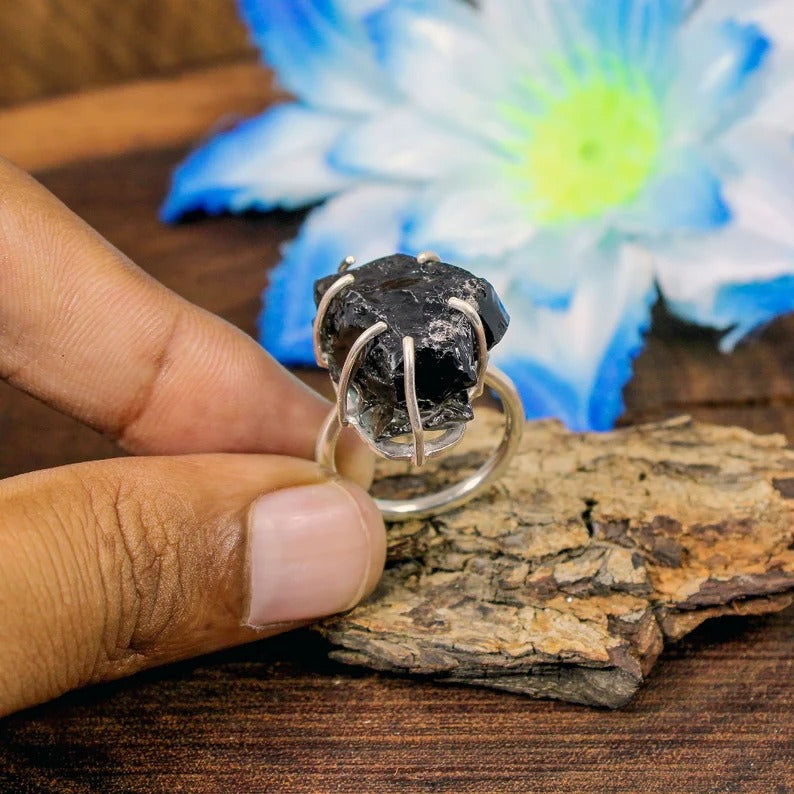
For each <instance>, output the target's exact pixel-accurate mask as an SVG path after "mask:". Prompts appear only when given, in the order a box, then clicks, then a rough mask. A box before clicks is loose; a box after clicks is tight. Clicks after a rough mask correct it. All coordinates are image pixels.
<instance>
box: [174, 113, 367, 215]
mask: <svg viewBox="0 0 794 794" xmlns="http://www.w3.org/2000/svg"><path fill="white" fill-rule="evenodd" d="M348 125H349V122H348V121H347V120H346V119H344V118H340V117H338V116H334V115H331V114H327V113H323V112H321V111H315V110H312V109H309V108H306V107H303V106H302V105H297V104H285V105H276V106H275V107H273V108H271V109H270V110H268V111H267V112H266V113H264V114H263V115H261V116H257V117H256V118H253V119H249V120H248V121H244V122H243V123H242V124H240V125H238V126H237V127H236V128H234V129H233V130H231V131H229V132H224V133H221V134H219V135H216V136H215V137H214V138H212V139H211V140H210V141H209V142H208V143H206V144H205V145H204V146H202V147H200V148H199V149H197V150H196V151H194V152H193V153H192V154H190V155H189V156H188V157H187V159H186V160H185V161H184V162H183V163H182V164H181V165H180V166H179V167H178V168H177V169H176V171H175V172H174V175H173V179H172V183H171V189H170V191H169V193H168V196H167V197H166V200H165V203H164V204H163V206H162V208H161V209H160V217H161V218H162V219H163V220H164V221H167V222H172V221H176V220H178V219H179V218H180V217H181V216H182V215H184V214H185V213H187V212H192V211H194V210H203V211H204V212H207V213H210V214H217V213H220V212H242V211H244V210H249V209H257V210H269V209H273V208H275V207H281V208H284V209H293V208H295V207H301V206H305V205H307V204H313V203H315V202H317V201H319V200H320V199H323V198H325V197H326V196H328V195H330V194H332V193H335V192H337V191H338V190H341V189H342V188H345V187H348V186H349V185H350V184H352V183H353V181H354V180H353V177H351V176H350V175H349V174H347V175H346V174H341V173H340V172H338V171H336V170H335V169H333V168H332V167H331V166H330V165H329V164H328V163H327V162H326V152H327V151H328V149H329V148H330V147H331V146H332V145H333V143H334V141H335V140H336V139H337V137H338V136H339V135H340V133H341V132H343V131H344V130H345V129H347V127H348Z"/></svg>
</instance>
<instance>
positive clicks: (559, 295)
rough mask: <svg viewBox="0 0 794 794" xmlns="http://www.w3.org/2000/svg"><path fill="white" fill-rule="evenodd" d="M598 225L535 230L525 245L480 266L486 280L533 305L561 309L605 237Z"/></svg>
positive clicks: (580, 224) (568, 301)
mask: <svg viewBox="0 0 794 794" xmlns="http://www.w3.org/2000/svg"><path fill="white" fill-rule="evenodd" d="M606 231H607V230H606V228H605V227H604V225H603V224H601V223H597V222H595V223H576V224H565V225H562V226H559V227H551V228H540V229H538V230H537V231H536V232H535V234H534V236H533V237H532V239H531V240H529V242H528V243H526V244H525V245H523V246H521V247H520V248H518V249H516V250H515V251H513V252H512V253H509V254H507V255H506V256H504V257H503V258H502V259H499V260H498V261H497V262H496V263H494V264H490V263H487V262H486V263H483V265H482V269H485V270H486V277H487V278H489V279H491V280H492V281H493V282H494V283H495V282H496V281H499V282H500V283H501V285H502V288H503V289H504V290H505V291H507V290H510V291H512V292H514V293H515V294H516V295H523V296H524V298H525V299H526V300H528V301H530V302H531V303H533V304H536V305H539V306H540V305H543V306H549V307H551V308H554V309H564V308H567V307H568V306H569V305H570V301H571V298H572V296H573V294H574V292H575V290H576V286H577V283H578V282H579V280H580V279H581V278H584V277H586V275H587V269H588V267H590V266H591V265H592V260H593V258H594V253H593V252H594V251H596V250H597V249H598V246H599V244H600V243H601V242H602V241H603V238H604V235H605V234H606Z"/></svg>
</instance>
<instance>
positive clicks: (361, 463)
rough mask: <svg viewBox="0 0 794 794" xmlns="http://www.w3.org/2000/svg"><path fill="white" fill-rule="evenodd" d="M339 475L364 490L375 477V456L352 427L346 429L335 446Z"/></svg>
mask: <svg viewBox="0 0 794 794" xmlns="http://www.w3.org/2000/svg"><path fill="white" fill-rule="evenodd" d="M336 457H337V467H338V469H339V473H340V474H341V475H342V476H343V477H346V478H347V479H348V480H350V481H352V482H354V483H356V484H358V485H360V486H361V487H362V488H364V489H365V490H366V489H368V488H369V487H370V486H371V485H372V480H373V478H374V476H375V456H374V454H373V453H372V451H371V450H370V449H369V447H368V446H367V445H366V444H365V443H364V442H363V441H362V440H361V438H359V435H358V433H357V432H356V431H355V430H354V429H353V428H352V427H346V428H345V429H344V430H343V431H342V433H341V435H340V436H339V443H338V445H337V453H336Z"/></svg>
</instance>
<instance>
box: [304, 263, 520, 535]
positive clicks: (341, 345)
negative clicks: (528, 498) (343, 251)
mask: <svg viewBox="0 0 794 794" xmlns="http://www.w3.org/2000/svg"><path fill="white" fill-rule="evenodd" d="M354 263H355V260H354V258H353V257H347V258H346V259H345V260H343V262H342V263H341V265H340V267H339V270H338V271H337V273H335V274H333V275H332V276H328V277H326V278H324V279H320V280H319V281H317V283H316V284H315V302H316V304H317V315H316V317H315V320H314V327H313V341H314V354H315V359H316V361H317V364H318V365H319V366H321V367H324V368H326V369H329V370H330V374H331V380H332V382H333V384H334V388H335V390H336V404H335V406H334V407H333V408H332V409H331V411H330V412H329V414H328V416H327V417H326V420H325V422H324V423H323V426H322V428H321V430H320V434H319V436H318V439H317V446H316V452H315V457H316V460H317V462H318V463H320V464H322V465H323V466H326V467H328V468H330V469H332V470H335V469H336V463H335V451H336V443H337V440H338V439H339V435H340V433H341V432H342V429H343V428H344V427H347V426H348V425H350V426H352V427H354V428H355V429H356V430H357V432H358V434H359V435H360V437H361V438H362V439H363V440H364V442H365V443H366V444H367V445H368V446H369V447H370V448H371V449H372V450H373V451H374V452H375V453H376V454H377V455H379V456H380V457H383V458H386V459H389V460H407V461H411V462H412V463H413V464H414V465H415V466H422V465H424V463H425V462H426V461H428V460H430V459H432V458H434V457H436V456H438V455H440V454H441V453H443V452H445V451H447V450H449V449H451V448H452V447H453V446H454V445H455V444H457V443H458V442H459V441H460V440H461V439H462V438H463V435H464V433H465V429H466V423H467V422H468V421H469V420H471V419H472V418H473V410H472V407H471V401H472V400H474V399H476V398H477V397H479V396H480V395H481V394H482V393H483V391H484V389H485V387H488V388H490V389H492V390H493V391H494V392H495V394H496V395H497V396H498V398H499V400H500V402H501V406H502V412H503V414H504V431H503V435H502V438H501V441H500V443H499V444H498V446H497V447H496V449H495V450H494V451H493V453H492V454H491V455H490V456H489V457H488V458H487V460H486V461H485V462H484V463H483V464H482V465H481V466H480V467H479V468H478V469H477V470H476V471H474V472H473V473H472V474H470V475H469V476H467V477H465V478H464V479H462V480H460V481H459V482H457V483H454V484H453V485H450V486H448V487H446V488H443V489H441V490H439V491H435V492H432V493H428V494H425V495H422V496H417V497H415V498H412V499H376V500H375V501H376V503H377V505H378V508H379V509H380V510H381V512H382V514H383V516H384V518H385V519H386V520H388V521H404V520H407V519H411V518H423V517H427V516H431V515H436V514H438V513H443V512H445V511H447V510H452V509H453V508H455V507H459V506H460V505H462V504H464V503H465V502H468V501H469V500H470V499H472V498H474V497H475V496H476V495H477V494H479V493H481V492H482V491H484V490H485V489H486V488H488V487H489V486H490V485H491V484H492V483H493V482H495V481H496V480H497V479H499V477H501V476H502V474H503V473H504V471H505V470H506V468H507V467H508V465H509V463H510V460H511V458H512V457H513V455H514V454H515V452H516V451H517V450H518V447H519V445H520V442H521V435H522V431H523V427H524V412H523V406H522V404H521V399H520V397H519V395H518V392H517V391H516V388H515V386H514V385H513V383H512V381H511V380H510V378H508V377H507V375H505V374H504V373H503V372H501V371H500V370H499V369H497V368H496V367H494V366H493V365H490V364H489V363H488V353H489V350H490V348H491V347H492V346H493V345H494V344H496V342H498V341H499V339H501V337H502V336H503V335H504V332H505V331H506V329H507V324H508V322H509V318H508V316H507V313H506V312H505V310H504V307H503V306H502V304H501V302H500V301H499V298H498V296H497V295H496V292H495V291H494V289H493V287H492V286H491V285H490V284H489V283H488V282H487V281H485V280H484V279H481V278H477V277H476V276H474V275H472V274H471V273H469V272H467V271H465V270H463V269H461V268H458V267H455V266H453V265H448V264H445V263H443V262H441V261H440V259H439V257H438V256H437V255H436V254H434V253H432V252H430V251H426V252H423V253H421V254H419V255H418V256H416V257H410V256H407V255H403V254H395V255H393V256H389V257H384V258H382V259H377V260H375V261H373V262H370V263H368V264H366V265H362V266H361V267H358V268H356V269H355V270H352V271H351V270H349V268H351V267H352V266H353V264H354Z"/></svg>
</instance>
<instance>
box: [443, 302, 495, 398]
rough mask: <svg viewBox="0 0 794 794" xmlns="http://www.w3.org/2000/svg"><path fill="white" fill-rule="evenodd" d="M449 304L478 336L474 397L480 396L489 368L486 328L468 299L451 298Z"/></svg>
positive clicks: (472, 394)
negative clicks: (469, 324)
mask: <svg viewBox="0 0 794 794" xmlns="http://www.w3.org/2000/svg"><path fill="white" fill-rule="evenodd" d="M447 305H448V306H449V307H450V308H452V309H456V310H457V311H459V312H460V313H461V314H463V315H464V316H465V317H466V319H467V320H468V321H469V322H470V323H471V324H472V327H473V328H474V334H475V336H476V337H477V383H476V384H475V386H474V389H473V390H472V393H471V396H472V399H474V398H475V397H479V396H480V395H481V394H482V393H483V389H484V388H485V370H486V369H488V340H487V339H486V338H485V328H483V324H482V320H481V319H480V315H479V314H478V313H477V310H476V309H475V308H474V307H473V306H472V305H471V304H470V303H468V302H467V301H464V300H461V299H460V298H450V299H449V300H448V301H447Z"/></svg>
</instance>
